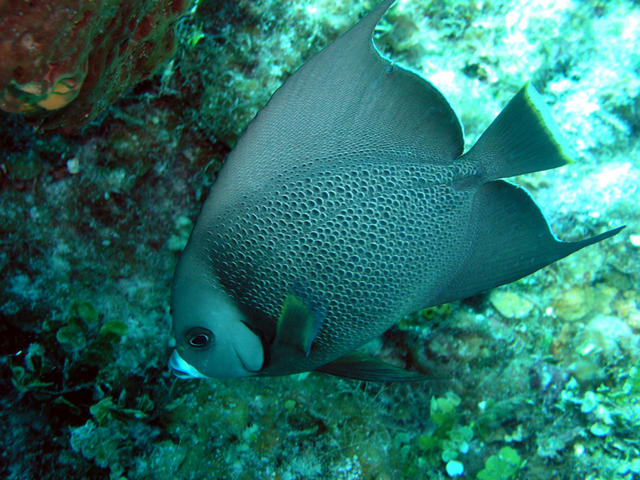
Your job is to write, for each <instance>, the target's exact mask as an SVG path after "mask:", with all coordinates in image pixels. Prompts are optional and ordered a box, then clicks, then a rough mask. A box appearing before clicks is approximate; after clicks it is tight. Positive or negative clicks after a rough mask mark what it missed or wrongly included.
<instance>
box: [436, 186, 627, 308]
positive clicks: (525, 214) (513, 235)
mask: <svg viewBox="0 0 640 480" xmlns="http://www.w3.org/2000/svg"><path fill="white" fill-rule="evenodd" d="M470 218H474V219H477V220H476V222H475V223H474V224H473V225H472V226H471V233H472V235H473V244H472V247H471V248H470V249H469V251H470V252H471V253H470V255H469V257H468V258H467V259H466V260H465V261H464V263H463V265H462V267H461V270H460V272H458V274H457V275H456V277H455V278H454V279H453V281H452V282H451V283H449V284H448V285H447V286H446V287H445V288H443V289H442V291H441V294H440V295H439V296H438V298H436V300H435V301H433V302H430V303H431V304H432V305H437V304H440V303H444V302H449V301H452V300H455V299H458V298H465V297H469V296H472V295H475V294H477V293H479V292H481V291H483V290H487V289H490V288H493V287H497V286H499V285H503V284H505V283H509V282H513V281H515V280H518V279H519V278H522V277H524V276H526V275H529V274H530V273H533V272H535V271H536V270H539V269H541V268H542V267H544V266H546V265H549V264H550V263H553V262H555V261H557V260H560V259H561V258H564V257H566V256H567V255H570V254H571V253H573V252H575V251H577V250H580V249H581V248H584V247H586V246H588V245H591V244H594V243H596V242H599V241H601V240H604V239H605V238H608V237H612V236H613V235H615V234H617V233H618V232H619V231H620V230H622V228H624V227H618V228H615V229H613V230H609V231H607V232H604V233H602V234H600V235H596V236H594V237H590V238H585V239H583V240H580V241H577V242H562V241H559V240H558V239H557V238H556V237H555V235H554V234H553V232H552V231H551V229H550V228H549V225H548V224H547V221H546V220H545V218H544V215H543V214H542V212H541V211H540V208H539V207H538V206H537V205H536V203H535V202H534V201H533V199H532V198H531V197H530V196H529V194H528V193H527V192H526V191H525V190H524V189H522V188H519V187H517V186H516V185H513V184H511V183H508V182H505V181H503V180H495V181H491V182H488V183H485V184H484V185H482V186H481V187H480V188H479V189H478V192H477V193H476V195H475V198H474V211H473V214H472V215H471V216H470Z"/></svg>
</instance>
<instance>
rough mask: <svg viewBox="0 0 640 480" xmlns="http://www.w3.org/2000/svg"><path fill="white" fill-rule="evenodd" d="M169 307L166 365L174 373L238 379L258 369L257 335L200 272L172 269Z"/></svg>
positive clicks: (260, 356) (260, 355)
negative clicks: (171, 346)
mask: <svg viewBox="0 0 640 480" xmlns="http://www.w3.org/2000/svg"><path fill="white" fill-rule="evenodd" d="M181 263H182V262H181ZM171 310H172V317H173V335H174V338H175V340H176V348H175V350H174V352H173V354H172V355H171V359H170V361H169V366H170V367H171V368H172V370H173V372H174V374H176V375H177V376H178V377H181V378H238V377H247V376H253V375H257V374H258V372H259V371H260V369H261V368H262V365H263V363H264V350H263V346H262V340H261V338H260V336H259V335H258V334H257V333H256V332H254V331H253V330H252V329H251V328H250V327H249V322H248V320H247V318H246V317H245V315H244V314H243V313H242V311H241V310H240V309H239V308H238V307H237V305H236V303H235V302H234V301H233V299H232V298H231V297H230V296H229V295H227V294H226V293H225V292H224V291H223V290H222V288H221V287H219V285H218V284H217V283H216V282H214V281H211V280H210V279H207V278H205V277H202V276H200V277H198V276H195V278H194V276H193V275H191V274H189V273H185V271H184V269H181V268H178V270H177V271H176V277H175V279H174V284H173V288H172V294H171Z"/></svg>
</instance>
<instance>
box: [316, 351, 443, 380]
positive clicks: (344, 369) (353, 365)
mask: <svg viewBox="0 0 640 480" xmlns="http://www.w3.org/2000/svg"><path fill="white" fill-rule="evenodd" d="M316 371H318V372H322V373H328V374H330V375H335V376H337V377H344V378H351V379H354V380H365V381H369V382H422V381H425V380H431V378H430V377H427V376H426V375H422V374H421V373H417V372H410V371H408V370H404V369H402V368H400V367H396V366H395V365H391V364H390V363H386V362H383V361H382V360H378V359H376V358H373V357H370V356H368V355H365V354H361V353H352V354H349V355H346V356H344V357H341V358H339V359H338V360H335V361H333V362H331V363H328V364H326V365H323V366H322V367H320V368H317V369H316Z"/></svg>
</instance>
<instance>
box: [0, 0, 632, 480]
mask: <svg viewBox="0 0 640 480" xmlns="http://www.w3.org/2000/svg"><path fill="white" fill-rule="evenodd" d="M374 5H375V2H368V1H362V2H358V1H345V2H341V3H339V4H337V3H336V2H324V1H318V2H314V3H309V2H281V1H275V0H272V1H265V2H258V3H256V2H251V1H248V0H243V1H240V2H227V3H224V2H215V1H208V2H206V1H200V3H199V5H198V6H197V8H195V9H193V10H191V11H190V13H188V14H187V15H186V16H185V17H184V18H183V20H182V21H181V22H179V23H178V24H177V25H176V31H177V35H178V37H177V40H178V41H177V43H178V45H177V50H176V53H175V55H174V57H173V60H172V61H171V62H170V63H168V64H163V65H162V66H161V67H160V68H159V70H158V71H157V72H156V74H155V75H154V76H153V77H151V78H150V79H147V80H144V81H143V82H141V83H138V84H137V85H136V86H133V87H131V88H130V89H129V90H128V91H127V92H126V93H125V94H124V95H123V96H122V98H121V99H120V100H119V101H118V102H116V103H115V104H113V105H112V106H111V107H110V108H109V109H107V110H105V111H104V113H103V114H101V115H100V117H99V118H98V119H97V120H96V121H94V122H92V123H90V124H89V125H87V126H85V127H84V128H77V129H70V130H66V131H55V130H54V131H48V130H45V129H43V128H40V129H39V128H36V127H34V126H32V125H30V124H29V123H28V122H27V121H25V119H24V118H23V117H21V116H18V115H15V114H9V113H4V112H3V113H0V122H1V123H2V126H3V128H2V130H1V131H0V142H1V144H2V163H1V168H0V172H1V177H0V182H1V187H2V188H1V191H0V205H1V207H0V232H1V237H0V239H1V245H2V248H1V249H0V268H1V277H0V278H1V279H2V280H1V283H0V286H1V288H0V316H1V318H2V320H1V322H0V329H1V330H0V332H1V333H2V341H1V342H0V345H1V346H2V349H1V351H0V354H1V355H2V356H1V357H0V358H1V360H0V368H1V369H2V372H3V375H2V380H1V381H0V391H1V393H2V396H1V401H2V406H3V408H2V422H0V425H1V427H0V428H2V434H3V435H2V438H3V439H4V441H3V449H2V450H3V455H2V456H0V472H1V474H2V476H3V477H6V478H12V479H13V478H15V479H23V478H113V479H118V478H128V479H138V478H140V479H147V478H159V479H163V478H172V477H173V478H233V479H235V478H238V479H254V478H256V479H262V478H274V479H325V478H331V479H387V478H388V479H391V478H394V479H395V478H435V479H437V478H456V477H461V478H479V479H515V478H521V479H549V478H557V479H565V478H567V479H573V478H575V479H583V478H584V479H615V478H624V479H632V478H638V477H639V476H640V455H639V452H638V444H639V443H638V442H639V441H640V433H639V432H640V430H639V428H640V427H639V424H640V402H639V399H638V395H640V370H638V367H637V362H638V352H639V350H638V332H639V331H640V311H639V308H638V303H639V301H640V300H639V296H640V294H639V292H638V287H637V286H638V276H639V267H638V265H640V262H639V261H638V251H639V249H640V225H639V222H638V218H639V215H638V209H637V205H638V199H639V198H640V194H639V192H638V185H639V184H640V182H639V180H640V179H639V176H640V175H639V170H640V165H639V163H638V141H637V138H638V134H637V133H638V128H640V120H639V118H640V117H639V116H638V102H639V100H638V98H640V97H639V95H640V77H639V73H638V71H639V66H640V63H639V62H640V59H639V57H638V53H637V52H638V51H640V45H639V44H640V36H639V34H638V32H639V31H640V7H639V6H638V5H637V2H633V1H613V2H606V3H605V2H579V1H562V2H551V1H543V0H538V1H529V2H515V1H514V2H507V1H499V2H488V1H487V2H482V1H476V2H468V1H460V2H454V1H448V2H421V1H418V0H406V1H403V2H398V5H396V6H394V7H392V9H391V10H390V11H389V12H388V13H387V15H386V16H385V17H384V19H383V20H382V22H381V23H380V24H379V26H378V29H377V35H376V44H377V45H378V47H379V49H380V50H382V51H383V52H385V54H387V55H390V56H391V57H392V58H393V59H394V60H395V61H397V62H398V63H400V64H402V65H404V66H406V67H408V68H411V69H412V70H414V71H416V72H419V73H420V74H421V75H423V76H424V77H425V78H427V79H428V80H430V81H431V82H432V83H433V84H434V85H435V86H436V87H437V88H438V89H439V90H440V91H441V92H442V93H443V94H444V95H445V96H446V98H447V100H448V101H449V102H450V104H451V105H452V107H453V109H454V110H455V111H456V113H457V114H458V116H459V117H460V120H461V122H462V124H463V125H464V130H465V137H466V143H467V146H470V145H472V144H473V142H475V140H476V139H477V138H478V136H479V135H480V133H482V131H484V129H485V128H486V127H487V126H488V125H489V123H490V122H491V120H492V119H493V118H494V117H495V116H496V115H497V113H499V111H500V110H501V109H502V107H503V106H504V105H505V104H506V102H507V101H508V100H509V99H510V98H511V97H512V96H513V95H514V94H515V93H516V92H517V91H518V90H519V88H520V87H521V86H522V85H523V84H524V83H525V82H526V81H531V82H532V83H533V85H534V86H535V87H536V88H537V89H538V90H539V91H540V92H541V94H542V97H543V99H544V101H545V103H546V104H547V105H548V106H549V108H550V111H551V115H552V116H553V118H554V119H555V121H556V123H557V124H558V125H559V128H560V130H561V132H562V134H563V136H564V137H565V141H566V143H567V144H568V145H570V146H571V148H572V150H573V153H572V157H573V158H574V162H573V163H571V164H569V165H567V166H564V167H561V168H559V169H554V170H550V171H545V172H541V173H536V174H530V175H526V176H520V177H518V178H517V179H514V181H516V182H517V183H518V184H520V185H522V186H524V187H525V188H527V190H529V191H530V192H531V193H532V195H533V196H534V197H535V199H536V201H537V202H538V204H539V205H540V207H541V208H542V210H543V211H544V212H545V214H546V215H547V217H548V219H549V221H550V223H551V226H552V228H553V230H554V232H555V233H556V234H557V235H558V236H560V237H561V238H563V239H566V240H576V239H578V238H582V237H584V236H590V235H593V234H596V233H601V232H603V231H605V230H607V229H610V228H613V227H616V226H619V225H626V226H627V227H626V229H625V230H624V231H623V232H622V233H620V234H619V235H617V236H616V237H614V238H613V239H610V240H607V241H605V242H602V243H600V244H598V245H595V246H592V247H589V248H587V249H585V250H583V251H581V252H578V253H576V254H574V255H572V256H570V257H568V258H567V259H565V260H562V261H560V262H558V263H556V264H554V265H551V266H549V267H547V268H545V269H543V270H541V271H539V272H537V273H535V274H533V275H531V276H528V277H526V278H524V279H522V280H520V281H518V282H515V283H512V284H509V285H506V286H503V287H500V288H497V289H494V290H492V291H490V292H486V293H485V294H482V295H478V296H475V297H473V298H471V299H466V300H464V301H460V302H455V303H451V304H447V305H445V306H440V307H436V308H433V309H429V310H425V311H422V312H419V313H416V314H414V315H410V316H407V317H405V318H403V319H402V321H401V322H400V323H399V324H398V326H396V327H394V328H393V329H392V330H390V331H389V332H387V333H386V334H385V335H384V336H383V337H381V338H377V339H374V340H373V341H372V342H370V343H369V344H368V345H367V346H366V349H367V351H369V352H371V353H373V354H375V355H376V356H378V357H379V358H383V359H385V361H387V362H391V363H393V364H395V365H397V366H400V367H402V368H408V369H410V370H412V371H420V372H422V373H425V374H428V375H429V376H430V377H432V378H433V380H431V381H428V382H424V383H415V384H384V383H383V384H379V383H365V382H358V381H351V380H343V379H339V378H336V377H331V376H328V375H322V374H317V373H304V374H299V375H294V376H289V377H274V378H250V379H239V380H224V381H217V380H191V381H184V380H179V379H177V378H175V377H174V376H172V375H171V373H170V372H169V369H168V368H167V361H168V358H169V355H170V353H171V349H172V347H173V343H172V339H171V331H170V328H171V327H170V325H171V316H170V312H169V295H170V285H171V278H172V275H173V271H174V268H175V265H176V262H177V259H178V255H179V252H180V251H181V249H182V248H183V247H184V245H185V243H186V240H187V238H188V235H189V233H190V231H191V228H192V225H193V222H194V221H195V219H196V217H197V214H198V212H199V209H200V207H201V205H202V203H203V201H204V199H205V198H206V195H207V192H208V189H209V187H210V186H211V184H212V183H213V182H214V180H215V175H216V172H217V171H218V170H219V168H220V166H221V165H222V163H223V161H224V158H225V156H226V154H227V153H228V152H229V151H230V149H231V148H232V146H233V145H234V144H235V141H236V140H237V138H238V135H239V134H240V133H241V132H242V131H243V130H244V128H245V127H246V125H247V123H248V122H249V121H250V120H251V118H253V116H254V115H255V113H256V112H257V111H258V110H259V109H260V108H261V107H262V106H263V105H264V104H265V103H266V101H267V100H268V99H269V97H270V96H271V94H272V93H273V92H274V91H275V89H277V88H278V86H279V85H280V84H281V83H282V82H283V81H284V80H285V79H286V78H287V76H288V75H289V74H290V73H291V72H292V71H294V70H295V69H296V68H297V67H298V66H299V65H300V64H302V63H303V62H305V61H306V60H308V59H309V58H310V56H311V55H312V54H313V53H315V52H317V51H319V50H320V49H321V48H322V47H323V46H324V45H326V44H327V43H328V42H330V41H331V40H333V39H334V38H335V37H336V36H337V35H338V34H340V33H341V32H343V31H344V30H346V29H347V28H349V27H350V26H351V25H353V24H354V23H355V22H357V20H358V19H359V18H360V17H361V16H362V15H364V13H365V12H367V11H369V10H370V9H371V8H373V6H374ZM0 11H1V8H0ZM2 81H4V80H3V79H2ZM0 87H2V88H5V85H2V84H0ZM37 115H38V113H36V116H35V117H30V118H27V119H26V120H29V121H30V122H31V123H34V122H35V125H36V126H37V124H38V122H39V120H38V116H37ZM56 115H64V110H61V111H60V112H59V113H56Z"/></svg>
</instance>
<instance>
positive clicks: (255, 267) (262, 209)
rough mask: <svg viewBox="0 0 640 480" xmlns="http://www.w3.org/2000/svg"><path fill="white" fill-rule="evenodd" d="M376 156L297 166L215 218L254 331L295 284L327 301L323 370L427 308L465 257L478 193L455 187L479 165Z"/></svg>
mask: <svg viewBox="0 0 640 480" xmlns="http://www.w3.org/2000/svg"><path fill="white" fill-rule="evenodd" d="M376 158H380V157H379V156H371V157H369V158H366V157H365V158H359V159H358V161H354V159H347V158H335V159H321V160H315V161H313V162H312V161H309V162H301V163H300V164H299V165H297V166H295V167H293V168H292V169H291V170H290V171H289V172H287V173H280V174H278V175H276V176H275V177H274V178H272V179H271V180H270V181H269V182H265V183H263V184H262V185H263V187H262V188H260V189H259V190H257V191H254V192H253V193H244V194H243V195H242V196H241V197H239V200H238V201H237V202H236V204H235V205H228V204H227V205H225V206H224V208H221V209H219V210H218V212H219V213H217V214H216V215H214V216H213V217H212V218H211V219H210V222H208V225H209V226H210V227H209V232H208V234H209V235H208V237H209V238H208V242H207V243H208V260H209V262H211V267H212V269H213V270H214V271H215V273H216V277H217V278H218V279H219V281H220V283H221V284H222V285H223V286H224V288H225V289H226V290H227V291H228V292H229V293H230V294H231V295H232V298H235V299H237V301H238V302H239V303H240V304H241V305H243V306H244V307H246V309H247V310H250V311H258V312H261V313H262V314H263V315H264V318H266V320H264V319H263V320H260V319H257V318H256V319H254V320H255V322H256V323H257V325H255V326H256V327H257V328H258V329H260V330H262V331H273V329H274V328H275V324H276V321H277V318H278V315H279V312H280V308H281V306H282V301H283V299H284V297H285V296H286V294H287V293H288V292H289V291H291V288H292V286H293V285H295V284H296V283H303V284H305V285H306V286H309V287H311V289H312V291H313V292H314V294H315V295H317V296H318V297H319V298H320V299H321V301H322V302H324V303H325V307H326V311H327V316H326V319H325V321H324V323H323V326H322V328H321V330H320V332H319V333H318V336H317V337H316V340H315V341H314V344H313V347H312V351H311V357H310V359H309V361H310V362H311V363H312V364H314V365H316V366H319V365H322V364H324V363H327V362H328V361H331V360H333V359H335V358H337V357H339V356H342V355H344V354H346V353H349V352H350V351H351V350H352V349H353V348H355V347H357V346H359V345H360V344H362V343H363V342H365V341H367V340H368V339H370V338H372V337H374V336H375V335H378V334H380V333H382V332H383V331H384V330H386V329H388V328H389V327H390V326H392V325H393V324H394V323H396V322H397V321H398V320H399V319H400V318H401V317H402V316H403V315H405V314H408V313H410V312H411V311H414V310H416V309H418V308H421V307H424V306H427V304H428V303H429V299H433V298H434V297H435V295H436V294H437V292H438V290H439V289H440V288H442V287H443V286H444V285H446V282H447V280H448V279H450V278H451V277H452V276H453V275H454V274H455V272H456V267H457V266H458V265H460V264H461V263H462V261H463V258H462V257H463V256H464V253H463V252H466V251H468V247H469V246H468V244H467V243H468V241H470V240H469V235H466V233H467V228H468V224H469V222H468V221H465V220H466V218H465V217H468V215H469V213H470V211H471V202H472V198H473V191H472V190H470V189H464V190H457V189H456V188H454V186H453V185H454V180H458V179H460V178H461V177H466V178H473V177H474V176H477V172H476V171H475V170H474V168H473V167H472V166H470V165H465V164H464V163H456V164H452V165H450V166H442V165H433V164H430V163H426V162H421V161H419V160H418V159H415V158H414V159H413V160H409V161H407V160H406V159H405V160H404V161H403V162H399V161H388V162H386V163H384V164H383V163H382V162H380V161H379V160H376ZM316 165H321V166H322V169H319V168H317V167H315V166H316ZM264 185H268V188H265V187H264ZM214 190H215V189H214ZM245 192H246V190H245ZM265 321H266V322H267V324H265V323H264V322H265ZM261 322H262V323H261Z"/></svg>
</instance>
